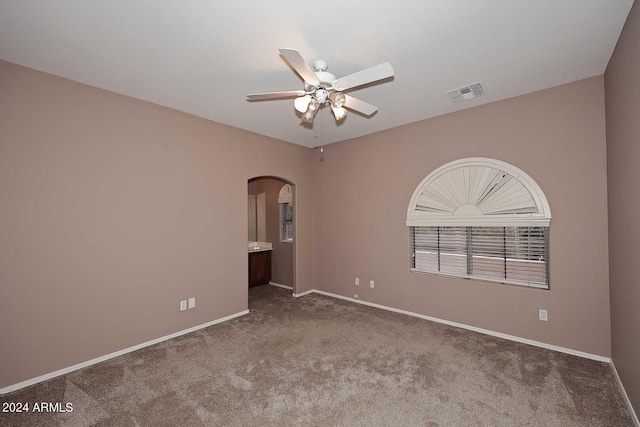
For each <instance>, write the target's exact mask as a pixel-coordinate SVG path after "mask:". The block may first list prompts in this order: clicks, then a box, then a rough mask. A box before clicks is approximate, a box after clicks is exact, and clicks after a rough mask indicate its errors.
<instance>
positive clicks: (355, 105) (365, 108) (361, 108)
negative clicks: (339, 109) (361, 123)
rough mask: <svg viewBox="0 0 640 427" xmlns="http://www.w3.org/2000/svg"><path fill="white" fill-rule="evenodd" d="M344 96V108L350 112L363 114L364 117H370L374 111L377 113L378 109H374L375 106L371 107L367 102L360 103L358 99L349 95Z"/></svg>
mask: <svg viewBox="0 0 640 427" xmlns="http://www.w3.org/2000/svg"><path fill="white" fill-rule="evenodd" d="M344 96H345V101H344V107H346V108H348V109H350V110H353V111H357V112H359V113H362V114H364V115H365V116H370V115H372V114H373V113H375V112H376V111H378V107H376V106H375V105H371V104H369V103H367V102H364V101H361V100H359V99H358V98H354V97H353V96H349V95H344Z"/></svg>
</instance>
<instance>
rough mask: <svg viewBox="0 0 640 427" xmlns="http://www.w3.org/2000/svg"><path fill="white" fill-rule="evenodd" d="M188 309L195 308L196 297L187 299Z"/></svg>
mask: <svg viewBox="0 0 640 427" xmlns="http://www.w3.org/2000/svg"><path fill="white" fill-rule="evenodd" d="M189 308H196V297H193V298H189Z"/></svg>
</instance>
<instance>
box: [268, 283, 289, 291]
mask: <svg viewBox="0 0 640 427" xmlns="http://www.w3.org/2000/svg"><path fill="white" fill-rule="evenodd" d="M269 284H270V285H271V286H277V287H279V288H283V289H289V290H290V291H292V290H293V286H287V285H282V284H280V283H276V282H269Z"/></svg>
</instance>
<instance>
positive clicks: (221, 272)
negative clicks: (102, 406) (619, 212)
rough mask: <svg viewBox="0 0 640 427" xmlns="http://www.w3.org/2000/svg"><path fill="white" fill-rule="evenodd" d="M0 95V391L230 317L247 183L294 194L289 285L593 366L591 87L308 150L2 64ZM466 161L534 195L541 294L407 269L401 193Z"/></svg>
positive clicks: (603, 336)
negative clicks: (544, 259) (544, 223)
mask: <svg viewBox="0 0 640 427" xmlns="http://www.w3.org/2000/svg"><path fill="white" fill-rule="evenodd" d="M0 93H1V94H2V102H0V242H2V243H1V244H0V285H1V286H0V325H1V326H2V327H1V328H0V343H2V345H0V360H1V361H2V363H0V388H2V387H5V386H8V385H11V384H15V383H17V382H19V381H22V380H26V379H30V378H33V377H36V376H38V375H42V374H45V373H49V372H51V371H54V370H56V369H60V368H64V367H67V366H70V365H73V364H75V363H80V362H83V361H86V360H89V359H91V358H94V357H98V356H102V355H105V354H108V353H110V352H113V351H117V350H120V349H123V348H126V347H129V346H132V345H136V344H139V343H142V342H145V341H148V340H151V339H154V338H157V337H160V336H163V335H166V334H170V333H172V332H176V331H180V330H183V329H186V328H188V327H191V326H195V325H199V324H202V323H205V322H207V321H210V320H213V319H218V318H221V317H223V316H226V315H229V314H233V313H236V312H239V311H242V310H245V309H246V308H247V286H246V283H247V268H246V256H247V252H246V235H247V228H246V227H247V222H248V217H247V204H246V196H247V181H248V180H249V179H251V178H254V177H258V176H279V177H282V178H284V179H287V180H289V181H291V182H293V183H295V185H296V221H297V223H296V236H295V238H296V246H295V247H296V254H295V257H296V262H297V275H296V277H295V282H296V286H297V289H296V291H297V292H304V291H305V290H307V289H311V288H314V287H315V288H318V289H323V290H327V291H330V292H336V293H339V294H343V295H348V296H353V294H354V293H356V292H357V293H358V294H359V295H360V298H361V299H364V300H367V301H372V302H377V303H380V304H384V305H389V306H392V307H397V308H401V309H405V310H410V311H414V312H418V313H423V314H426V315H430V316H435V317H440V318H443V319H448V320H452V321H456V322H461V323H466V324H469V325H474V326H478V327H482V328H487V329H491V330H494V331H498V332H503V333H507V334H512V335H516V336H520V337H524V338H530V339H534V340H539V341H542V342H546V343H550V344H556V345H560V346H564V347H568V348H572V349H576V350H581V351H586V352H589V353H594V354H598V355H602V356H609V355H610V324H609V299H608V298H609V293H608V272H607V268H608V254H607V210H606V197H607V191H606V158H605V127H604V94H603V78H602V77H598V78H592V79H588V80H584V81H580V82H577V83H573V84H570V85H565V86H561V87H557V88H553V89H549V90H546V91H543V92H538V93H534V94H530V95H526V96H522V97H518V98H514V99H510V100H506V101H502V102H498V103H494V104H490V105H485V106H482V107H478V108H474V109H470V110H465V111H461V112H458V113H454V114H449V115H446V116H442V117H438V118H435V119H431V120H425V121H422V122H418V123H414V124H411V125H408V126H403V127H399V128H396V129H392V130H389V131H385V132H380V133H377V134H374V135H370V136H367V137H363V138H359V139H355V140H352V141H348V142H343V143H337V144H332V145H330V146H328V147H326V149H325V152H324V154H321V153H319V152H318V151H312V150H308V149H305V148H302V147H298V146H295V145H293V144H288V143H284V142H281V141H277V140H274V139H271V138H267V137H263V136H260V135H257V134H253V133H250V132H246V131H242V130H239V129H235V128H231V127H228V126H224V125H221V124H217V123H214V122H210V121H207V120H203V119H199V118H196V117H193V116H189V115H186V114H182V113H179V112H176V111H172V110H169V109H166V108H162V107H159V106H155V105H152V104H149V103H145V102H142V101H138V100H134V99H131V98H127V97H124V96H121V95H117V94H113V93H110V92H106V91H102V90H99V89H96V88H92V87H89V86H86V85H82V84H78V83H75V82H72V81H69V80H65V79H61V78H58V77H54V76H50V75H47V74H43V73H39V72H36V71H33V70H28V69H25V68H22V67H19V66H16V65H12V64H9V63H6V62H0ZM347 120H348V119H347ZM321 156H323V157H324V159H323V161H321ZM471 156H486V157H494V158H497V159H500V160H504V161H506V162H509V163H512V164H514V165H515V166H517V167H519V168H522V169H523V170H524V171H526V172H527V173H528V174H529V175H531V176H532V177H533V178H534V179H535V180H536V181H537V182H538V184H540V186H541V187H542V189H543V191H545V193H546V195H547V198H548V199H549V202H550V205H551V210H552V213H553V220H552V226H551V280H550V281H551V290H550V291H541V290H533V289H525V288H518V287H512V286H504V285H497V284H491V283H485V282H475V281H466V280H461V279H454V278H443V277H436V276H430V275H424V274H415V273H409V272H408V265H409V243H408V230H407V227H406V226H405V225H404V221H405V218H406V209H407V204H408V202H409V198H410V197H411V194H412V192H413V191H414V189H415V187H416V186H417V185H418V184H419V183H420V181H421V180H422V179H423V178H424V177H425V176H426V175H428V174H429V173H430V172H431V171H432V170H433V169H435V168H437V167H439V166H440V165H442V164H444V163H447V162H449V161H451V160H455V159H458V158H462V157H471ZM312 204H313V206H312ZM336 206H340V209H336V208H335V207H336ZM312 236H313V241H312ZM274 243H275V241H274ZM312 252H313V253H312ZM312 255H313V256H312ZM291 271H293V269H291ZM355 276H358V277H360V278H361V282H362V283H363V285H362V286H360V287H359V288H358V289H357V291H356V290H355V286H354V285H353V279H354V277H355ZM369 279H374V280H376V288H375V289H369V288H368V287H367V286H366V283H368V280H369ZM274 281H277V280H275V277H274ZM283 281H286V279H283ZM192 296H195V297H196V298H197V308H196V309H195V310H188V311H186V312H180V311H179V310H178V301H179V300H182V299H186V298H188V297H192ZM541 307H542V308H547V309H548V310H549V316H550V321H549V322H548V323H545V322H540V321H538V320H537V310H538V308H541Z"/></svg>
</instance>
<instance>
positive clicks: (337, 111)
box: [331, 105, 347, 120]
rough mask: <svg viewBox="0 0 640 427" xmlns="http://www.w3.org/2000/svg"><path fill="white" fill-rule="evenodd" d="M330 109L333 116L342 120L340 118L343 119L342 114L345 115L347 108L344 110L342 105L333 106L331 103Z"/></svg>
mask: <svg viewBox="0 0 640 427" xmlns="http://www.w3.org/2000/svg"><path fill="white" fill-rule="evenodd" d="M331 111H333V115H334V116H335V118H336V120H342V119H344V116H346V115H347V110H345V109H344V108H342V107H334V106H333V105H332V106H331Z"/></svg>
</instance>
